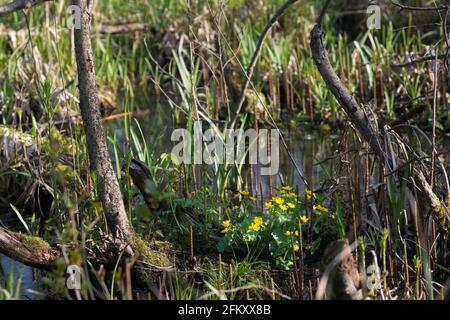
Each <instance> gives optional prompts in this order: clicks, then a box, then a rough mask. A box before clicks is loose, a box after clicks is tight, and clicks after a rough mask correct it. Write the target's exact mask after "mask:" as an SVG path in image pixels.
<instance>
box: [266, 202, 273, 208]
mask: <svg viewBox="0 0 450 320" xmlns="http://www.w3.org/2000/svg"><path fill="white" fill-rule="evenodd" d="M272 207H273V203H272V201H269V202H266V209H272Z"/></svg>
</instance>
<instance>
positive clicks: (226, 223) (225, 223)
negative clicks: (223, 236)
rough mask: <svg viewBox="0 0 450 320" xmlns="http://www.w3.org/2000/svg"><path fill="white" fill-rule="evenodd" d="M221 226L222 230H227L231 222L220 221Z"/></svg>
mask: <svg viewBox="0 0 450 320" xmlns="http://www.w3.org/2000/svg"><path fill="white" fill-rule="evenodd" d="M222 226H223V227H224V228H228V227H229V226H231V220H223V221H222Z"/></svg>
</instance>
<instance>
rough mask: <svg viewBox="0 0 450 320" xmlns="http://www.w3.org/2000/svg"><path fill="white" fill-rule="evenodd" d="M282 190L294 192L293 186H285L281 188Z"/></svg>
mask: <svg viewBox="0 0 450 320" xmlns="http://www.w3.org/2000/svg"><path fill="white" fill-rule="evenodd" d="M281 190H284V191H292V190H294V188H292V187H291V186H284V187H283V188H281Z"/></svg>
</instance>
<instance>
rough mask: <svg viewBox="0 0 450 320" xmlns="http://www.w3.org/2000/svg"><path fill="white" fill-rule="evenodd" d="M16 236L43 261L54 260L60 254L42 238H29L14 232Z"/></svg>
mask: <svg viewBox="0 0 450 320" xmlns="http://www.w3.org/2000/svg"><path fill="white" fill-rule="evenodd" d="M13 233H14V236H15V237H16V238H17V239H18V240H19V241H20V242H21V243H22V244H23V245H24V246H25V247H27V249H28V250H29V251H31V252H33V254H34V255H36V256H37V257H38V258H39V259H41V260H47V261H48V260H54V259H56V257H57V256H58V253H57V251H56V250H55V249H53V248H52V247H51V246H50V244H49V243H48V242H46V241H44V240H42V239H41V238H38V237H33V236H29V235H26V234H23V233H20V232H13Z"/></svg>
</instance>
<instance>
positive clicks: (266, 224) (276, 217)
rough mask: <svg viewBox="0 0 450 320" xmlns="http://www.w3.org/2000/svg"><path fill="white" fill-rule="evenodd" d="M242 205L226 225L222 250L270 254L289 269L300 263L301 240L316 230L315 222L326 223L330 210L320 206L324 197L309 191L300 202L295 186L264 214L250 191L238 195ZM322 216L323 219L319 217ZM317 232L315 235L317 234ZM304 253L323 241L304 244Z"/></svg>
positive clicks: (275, 199)
mask: <svg viewBox="0 0 450 320" xmlns="http://www.w3.org/2000/svg"><path fill="white" fill-rule="evenodd" d="M236 197H238V198H239V200H240V202H239V203H240V205H239V206H237V207H233V212H232V215H233V219H232V220H230V219H228V220H224V221H222V231H221V232H222V233H223V234H224V237H223V238H222V239H221V241H220V242H219V245H218V246H219V250H221V251H223V250H225V249H227V248H231V249H232V250H242V251H246V250H254V251H255V252H258V253H259V252H263V251H264V250H266V252H268V253H270V255H271V256H272V257H273V258H274V259H275V261H276V264H277V266H279V267H281V268H284V269H289V268H291V267H292V265H293V263H294V261H295V260H296V259H298V254H297V253H296V252H298V251H299V250H300V248H299V243H300V242H301V241H299V240H300V238H303V237H305V234H306V232H303V230H306V229H307V228H313V229H310V230H314V226H313V225H311V222H312V223H314V224H316V223H317V222H318V221H321V220H324V219H326V217H327V215H325V213H327V212H328V209H327V208H326V207H325V206H323V205H322V204H320V203H319V201H320V197H318V196H317V195H315V194H314V193H313V192H312V191H311V190H308V189H306V190H305V195H304V197H302V198H300V197H299V196H298V195H297V193H296V191H295V189H294V188H293V187H292V186H284V187H282V188H281V189H280V190H279V193H278V194H276V195H274V196H273V197H272V198H271V199H270V200H269V201H267V202H266V203H265V204H264V211H263V212H261V211H258V210H257V209H256V208H255V207H254V206H253V205H252V202H254V201H256V200H257V199H256V198H254V197H252V196H250V193H249V192H248V191H241V192H239V193H237V194H236ZM311 201H314V203H315V204H316V205H315V206H314V207H313V208H314V211H313V212H314V213H315V215H314V217H315V218H314V219H313V220H312V221H311V222H310V219H311V218H312V217H311V207H310V204H311ZM319 215H322V216H319ZM313 232H314V231H313ZM301 243H303V245H304V246H303V249H302V250H309V249H308V248H310V247H315V248H317V246H318V244H319V243H320V239H319V241H316V240H314V242H313V243H308V242H307V241H306V239H304V240H303V242H301Z"/></svg>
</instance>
